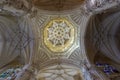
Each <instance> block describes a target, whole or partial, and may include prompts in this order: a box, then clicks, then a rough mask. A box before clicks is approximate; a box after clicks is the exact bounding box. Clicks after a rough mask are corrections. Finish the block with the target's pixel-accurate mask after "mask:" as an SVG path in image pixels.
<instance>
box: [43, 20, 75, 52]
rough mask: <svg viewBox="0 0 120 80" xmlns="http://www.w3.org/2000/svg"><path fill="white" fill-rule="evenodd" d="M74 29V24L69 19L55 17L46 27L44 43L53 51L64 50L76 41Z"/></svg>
mask: <svg viewBox="0 0 120 80" xmlns="http://www.w3.org/2000/svg"><path fill="white" fill-rule="evenodd" d="M74 31H75V30H74V27H73V25H72V24H71V23H70V22H69V21H68V20H67V19H65V18H57V19H53V20H51V21H49V22H48V24H47V25H46V27H45V28H44V43H45V45H46V46H47V47H48V49H49V50H51V51H53V52H64V51H66V50H68V48H70V47H71V45H72V44H73V42H74V36H75V33H74Z"/></svg>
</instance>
